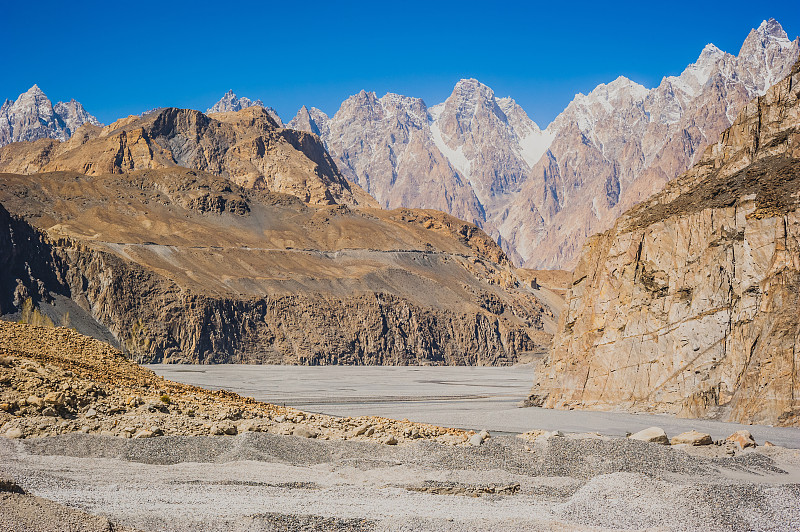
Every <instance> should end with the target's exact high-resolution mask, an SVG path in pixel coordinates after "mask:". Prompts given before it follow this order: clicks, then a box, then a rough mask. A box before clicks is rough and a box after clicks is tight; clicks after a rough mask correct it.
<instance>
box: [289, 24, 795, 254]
mask: <svg viewBox="0 0 800 532" xmlns="http://www.w3.org/2000/svg"><path fill="white" fill-rule="evenodd" d="M799 52H800V41H798V40H797V39H795V40H794V41H790V40H789V39H788V38H787V35H786V32H784V31H783V28H781V26H780V24H778V23H777V22H776V21H774V20H769V21H764V23H763V24H761V25H760V26H759V27H758V28H757V29H754V30H753V31H751V32H750V34H749V35H748V37H747V39H746V40H745V41H744V44H743V46H742V48H741V50H740V52H739V54H738V56H733V55H731V54H728V53H725V52H722V51H721V50H719V49H718V48H716V47H715V46H714V45H708V46H707V47H706V48H705V49H704V50H703V51H702V53H701V54H700V56H699V58H698V60H697V61H696V62H695V63H694V64H692V65H689V66H688V67H687V68H686V69H685V70H684V72H683V73H681V74H680V75H679V76H669V77H665V78H664V79H663V80H662V82H661V83H660V84H659V86H658V87H655V88H653V89H647V88H645V87H643V86H641V85H639V84H637V83H634V82H633V81H631V80H628V79H626V78H622V77H621V78H619V79H617V80H615V81H612V82H611V83H608V84H601V85H599V86H598V87H597V88H595V89H594V90H593V91H591V92H590V93H589V94H587V95H584V94H578V95H577V96H576V97H575V99H574V100H573V101H572V102H571V103H570V104H569V106H568V107H567V108H566V109H565V110H564V112H562V113H561V114H560V115H559V116H558V117H557V118H556V119H555V120H554V121H553V123H552V124H550V125H549V126H548V127H547V128H546V129H545V130H540V128H539V126H538V125H537V124H536V123H535V122H533V121H532V120H531V119H530V118H529V117H528V116H527V115H526V114H525V112H524V110H522V109H521V108H520V107H519V106H518V105H517V104H516V103H515V102H514V101H513V100H512V99H510V98H497V97H496V96H495V95H494V93H493V91H492V90H491V89H490V88H489V87H486V86H485V85H483V84H481V83H479V82H477V81H476V80H461V81H459V82H458V83H457V84H456V87H455V88H454V90H453V93H452V94H451V95H450V97H449V98H448V99H447V100H446V101H445V102H443V103H441V104H438V105H434V106H432V107H430V108H428V107H427V106H426V105H425V103H424V102H422V101H421V100H419V99H417V98H410V97H405V96H399V95H394V94H387V95H386V96H384V97H383V98H377V97H376V96H375V95H374V94H372V93H366V92H362V93H361V94H358V95H355V96H352V97H351V98H349V99H348V100H347V101H345V102H344V103H343V104H342V106H341V108H340V109H339V111H338V112H337V113H336V114H335V115H334V116H333V117H332V118H330V119H328V117H326V116H324V115H323V116H319V115H317V116H319V119H317V117H311V118H309V117H307V116H305V114H304V113H303V112H302V110H301V113H298V117H297V118H296V119H295V120H293V121H292V122H291V123H290V127H294V128H297V129H302V130H304V131H313V132H314V133H316V134H318V135H320V136H321V137H322V139H323V141H324V142H325V143H326V145H327V147H328V149H329V151H330V152H331V155H332V156H333V158H334V160H335V161H336V163H337V165H338V166H339V167H340V168H341V169H342V171H343V173H344V174H345V175H347V177H348V178H349V179H350V180H352V181H354V182H356V183H358V184H359V185H361V186H362V187H363V188H365V189H366V190H367V191H368V192H369V193H370V194H372V195H373V196H374V197H375V198H376V199H377V200H378V201H379V202H380V203H381V204H382V205H384V206H392V207H394V206H400V205H402V206H407V207H433V208H437V209H442V210H445V211H447V212H449V213H451V214H454V215H456V216H458V217H460V218H463V219H466V220H470V221H473V222H474V223H476V224H478V225H480V226H481V227H483V228H484V229H485V230H486V231H487V232H488V233H489V234H491V235H492V236H493V237H494V238H495V239H496V240H497V241H498V242H499V243H500V244H501V245H502V246H503V249H504V250H506V252H507V253H508V254H509V256H510V257H512V259H514V260H515V261H516V262H517V263H518V264H524V265H525V266H527V267H532V268H570V269H571V268H572V267H573V266H574V264H575V261H576V260H577V256H578V254H579V252H580V250H581V247H582V245H583V243H584V242H585V240H586V238H588V237H589V236H590V235H592V234H594V233H596V232H598V231H603V230H605V229H607V228H609V227H610V226H611V225H612V224H613V222H614V220H615V219H616V218H617V217H618V216H619V215H620V214H621V213H623V212H624V211H625V210H627V209H628V208H630V207H631V206H633V205H635V204H636V203H637V202H639V201H642V200H644V199H646V198H648V197H649V196H650V195H651V194H653V193H655V192H657V191H658V190H660V189H661V188H662V187H663V186H664V184H665V183H667V182H668V181H670V180H671V179H673V178H675V177H676V176H678V175H679V174H680V173H682V172H684V171H685V170H686V169H687V168H689V167H690V166H691V164H692V163H693V162H695V160H696V159H697V157H698V156H699V154H700V153H702V150H703V148H704V147H705V146H707V145H708V144H709V143H713V142H714V140H715V139H716V138H717V136H718V135H719V134H720V133H721V132H722V131H723V130H724V129H725V128H726V127H728V126H730V125H731V122H732V121H733V119H734V118H735V116H736V114H737V112H738V111H739V110H740V109H741V108H742V107H743V106H744V105H745V104H746V102H748V101H749V100H750V99H752V98H753V97H755V96H757V95H762V94H764V91H766V89H767V88H768V87H769V86H771V85H772V84H773V83H774V82H775V81H776V80H779V79H782V78H783V77H785V76H786V74H787V73H788V71H789V69H790V68H791V65H792V64H793V63H794V62H795V60H796V59H797V57H798V53H799ZM426 114H427V120H426V116H425V115H426ZM323 117H324V118H323ZM323 123H324V124H325V125H324V127H323V126H321V124H323ZM314 124H317V126H316V130H315V129H314V128H315V125H314Z"/></svg>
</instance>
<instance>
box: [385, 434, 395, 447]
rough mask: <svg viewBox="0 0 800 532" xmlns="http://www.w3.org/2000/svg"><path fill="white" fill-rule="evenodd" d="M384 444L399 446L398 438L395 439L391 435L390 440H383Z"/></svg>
mask: <svg viewBox="0 0 800 532" xmlns="http://www.w3.org/2000/svg"><path fill="white" fill-rule="evenodd" d="M383 443H385V444H386V445H397V438H395V437H394V436H392V435H391V434H390V435H389V437H388V438H386V439H385V440H383Z"/></svg>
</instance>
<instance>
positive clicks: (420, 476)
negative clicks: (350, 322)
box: [0, 433, 800, 531]
mask: <svg viewBox="0 0 800 532" xmlns="http://www.w3.org/2000/svg"><path fill="white" fill-rule="evenodd" d="M529 445H530V447H529V450H526V449H525V446H526V443H525V442H523V441H521V440H520V439H518V438H513V437H495V438H492V439H491V440H488V441H487V442H486V443H484V445H483V446H481V447H479V448H471V447H452V446H447V445H443V444H439V443H435V442H425V441H420V442H417V443H414V444H409V445H403V446H396V447H391V446H386V445H379V444H368V443H358V442H350V441H316V440H308V439H303V438H298V437H294V436H277V435H270V434H264V433H257V434H256V433H253V434H243V435H240V436H235V437H162V438H154V439H150V440H126V439H122V438H110V437H101V436H92V435H81V434H71V435H67V436H59V437H54V438H42V439H29V440H16V441H11V440H2V439H0V464H2V465H0V474H4V475H7V476H10V477H12V478H15V479H16V480H17V481H18V482H19V484H20V485H21V486H22V487H23V488H24V489H25V490H26V491H28V492H29V493H32V494H34V495H37V496H40V497H44V498H47V499H51V500H54V501H56V502H59V503H62V504H66V505H68V506H71V507H76V508H79V509H82V510H86V511H89V512H91V513H94V514H99V515H103V516H106V517H108V518H109V519H110V520H111V521H113V522H116V523H119V524H122V525H128V526H133V527H138V528H140V529H143V530H170V531H179V530H180V531H183V530H187V531H188V530H486V529H490V530H520V529H535V530H576V529H578V530H593V529H607V528H622V529H645V528H649V527H659V528H661V527H663V528H664V529H671V530H697V529H705V530H739V529H748V530H797V529H800V484H799V483H800V451H797V450H787V449H780V448H769V449H761V450H759V451H758V452H748V453H744V454H740V455H738V456H737V457H735V458H704V457H699V456H693V455H690V454H687V453H686V452H684V451H682V450H679V449H675V448H670V447H665V446H660V445H656V444H647V443H642V442H637V441H631V440H625V439H617V438H614V439H611V438H606V439H601V438H579V437H577V436H571V435H570V436H568V437H564V438H558V437H553V438H550V439H548V440H546V441H537V442H536V443H533V444H529ZM517 484H518V485H519V488H518V491H517V492H516V493H515V494H506V495H494V494H485V495H482V496H478V497H473V496H469V495H459V494H455V495H453V494H439V493H437V492H436V490H435V488H438V487H447V488H448V489H450V490H453V489H454V488H455V490H456V492H458V489H460V488H463V489H464V490H465V492H466V493H474V492H475V490H476V488H480V489H485V488H487V487H489V486H515V485H517ZM432 488H433V489H432ZM425 490H428V491H425ZM593 527H598V528H593Z"/></svg>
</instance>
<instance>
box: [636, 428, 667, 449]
mask: <svg viewBox="0 0 800 532" xmlns="http://www.w3.org/2000/svg"><path fill="white" fill-rule="evenodd" d="M628 437H629V438H630V439H632V440H639V441H646V442H649V443H660V444H661V445H669V438H667V433H666V432H664V429H662V428H660V427H650V428H649V429H644V430H640V431H639V432H637V433H636V434H631V435H630V436H628Z"/></svg>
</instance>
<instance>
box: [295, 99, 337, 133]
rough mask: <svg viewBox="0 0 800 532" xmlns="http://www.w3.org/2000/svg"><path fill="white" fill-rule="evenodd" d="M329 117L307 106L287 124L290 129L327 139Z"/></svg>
mask: <svg viewBox="0 0 800 532" xmlns="http://www.w3.org/2000/svg"><path fill="white" fill-rule="evenodd" d="M329 120H330V119H329V118H328V115H326V114H325V113H324V112H323V111H320V110H319V109H317V108H316V107H312V108H310V109H309V108H308V107H306V106H305V105H304V106H303V107H301V108H300V110H299V111H297V114H296V115H295V117H294V118H292V120H291V121H290V122H289V123H288V124H286V127H288V128H289V129H297V130H299V131H307V132H309V133H313V134H315V135H316V136H318V137H321V138H327V135H328V121H329Z"/></svg>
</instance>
